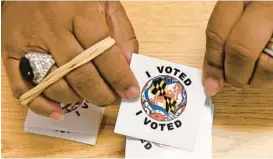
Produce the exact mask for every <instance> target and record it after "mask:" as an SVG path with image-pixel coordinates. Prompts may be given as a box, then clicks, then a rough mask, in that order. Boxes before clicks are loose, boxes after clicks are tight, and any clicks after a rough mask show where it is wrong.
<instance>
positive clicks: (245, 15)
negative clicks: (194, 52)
mask: <svg viewBox="0 0 273 159" xmlns="http://www.w3.org/2000/svg"><path fill="white" fill-rule="evenodd" d="M272 13H273V2H218V3H217V4H216V6H215V8H214V10H213V13H212V15H211V17H210V20H209V23H208V26H207V31H206V35H207V40H206V41H207V43H206V54H205V59H204V66H203V73H204V74H203V83H204V85H205V89H206V92H207V94H208V95H209V96H214V95H215V94H216V93H217V92H219V91H220V90H221V89H222V88H223V85H224V82H227V83H229V84H231V85H233V86H235V87H240V88H244V87H246V86H248V85H262V84H263V85H267V84H272V83H273V57H272V56H269V55H268V54H266V53H264V52H263V50H264V48H265V47H266V45H267V44H268V42H269V40H270V38H272V36H273V16H272V15H273V14H272ZM271 47H272V46H271Z"/></svg>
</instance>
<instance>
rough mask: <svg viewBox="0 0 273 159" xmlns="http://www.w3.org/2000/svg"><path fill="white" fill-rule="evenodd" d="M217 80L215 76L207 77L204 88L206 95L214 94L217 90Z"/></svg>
mask: <svg viewBox="0 0 273 159" xmlns="http://www.w3.org/2000/svg"><path fill="white" fill-rule="evenodd" d="M219 88H220V85H219V81H218V80H216V79H215V78H212V77H209V78H207V79H206V80H205V90H206V94H207V95H208V96H210V97H211V96H215V95H216V94H217V93H218V91H219Z"/></svg>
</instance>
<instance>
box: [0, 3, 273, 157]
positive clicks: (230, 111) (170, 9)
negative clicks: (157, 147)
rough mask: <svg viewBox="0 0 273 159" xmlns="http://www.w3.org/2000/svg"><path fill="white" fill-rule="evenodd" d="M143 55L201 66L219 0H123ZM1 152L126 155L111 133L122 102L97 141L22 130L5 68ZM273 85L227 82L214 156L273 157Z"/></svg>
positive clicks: (219, 100)
mask: <svg viewBox="0 0 273 159" xmlns="http://www.w3.org/2000/svg"><path fill="white" fill-rule="evenodd" d="M123 4H124V6H125V8H126V10H127V13H128V16H129V18H130V19H131V21H132V23H133V25H134V28H135V31H136V35H137V37H138V40H139V43H140V53H141V54H143V55H147V56H151V57H156V58H159V59H163V60H169V61H172V62H176V63H181V64H186V65H190V66H194V67H198V68H201V67H202V61H203V57H204V50H205V34H204V33H205V28H206V24H207V21H208V19H209V16H210V13H211V12H212V9H213V7H214V4H215V2H124V3H123ZM1 77H2V101H1V103H2V157H124V144H125V140H124V137H123V136H120V135H117V134H114V133H113V129H114V124H115V121H116V116H117V112H118V102H117V103H116V104H114V105H113V106H110V107H108V108H107V109H106V112H105V115H104V118H103V122H102V126H101V130H100V133H99V137H98V142H97V145H96V146H88V145H85V144H80V143H76V142H72V141H66V140H62V139H55V138H51V137H45V136H40V135H33V134H27V133H24V131H23V124H24V119H25V115H26V110H27V109H26V108H25V107H23V106H21V105H20V103H19V102H18V101H17V100H15V99H14V98H13V97H12V94H11V92H10V89H9V84H8V79H7V76H6V74H5V71H4V70H3V69H2V75H1ZM272 88H273V87H272V86H268V87H267V88H263V89H261V88H248V89H246V90H243V91H236V90H234V89H233V88H232V87H229V86H225V88H224V90H223V91H222V92H221V93H220V94H219V95H217V96H216V97H215V98H213V102H214V103H215V105H216V110H215V120H214V128H213V155H214V157H215V158H218V157H273V151H272V149H273V137H272V136H273V98H272V94H273V89H272Z"/></svg>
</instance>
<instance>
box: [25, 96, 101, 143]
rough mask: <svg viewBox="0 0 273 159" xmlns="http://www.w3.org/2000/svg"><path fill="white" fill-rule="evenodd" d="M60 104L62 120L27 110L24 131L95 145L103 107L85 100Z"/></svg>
mask: <svg viewBox="0 0 273 159" xmlns="http://www.w3.org/2000/svg"><path fill="white" fill-rule="evenodd" d="M61 106H62V109H63V111H64V120H63V121H56V120H53V119H51V118H46V117H42V116H38V115H36V114H34V113H33V112H32V111H30V110H29V111H28V113H27V117H26V120H25V125H24V128H25V132H29V133H34V134H40V135H46V136H51V137H57V138H61V139H67V140H72V141H77V142H81V143H85V144H89V145H95V144H96V140H97V136H98V132H99V129H100V125H101V120H102V117H103V112H104V108H100V107H97V106H94V105H92V104H89V103H87V102H85V101H82V102H77V103H72V104H68V105H61Z"/></svg>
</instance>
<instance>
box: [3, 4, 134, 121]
mask: <svg viewBox="0 0 273 159" xmlns="http://www.w3.org/2000/svg"><path fill="white" fill-rule="evenodd" d="M107 36H112V37H114V39H115V40H116V42H117V43H116V45H114V46H113V47H111V48H110V49H108V50H107V51H105V52H104V53H103V54H102V55H100V56H98V57H97V58H95V59H94V60H93V61H92V62H89V63H87V64H85V65H83V66H81V67H79V68H77V69H75V70H74V71H72V72H70V73H69V74H67V75H66V76H65V78H63V79H61V80H59V81H58V82H56V83H54V84H53V85H51V86H49V87H48V88H47V89H46V90H45V91H44V92H43V94H41V95H40V96H38V97H37V98H35V99H34V100H33V101H32V102H30V103H29V105H28V106H29V108H30V109H31V110H32V111H34V112H35V113H37V114H40V115H43V116H47V117H51V118H54V119H57V120H61V119H62V118H63V115H62V110H61V108H60V106H59V104H58V103H64V104H67V103H73V102H77V101H80V100H83V99H85V100H87V101H88V102H91V103H93V104H95V105H99V106H102V105H108V104H111V103H112V102H114V101H115V92H116V93H118V95H120V96H121V97H122V98H127V99H132V98H136V97H138V95H139V86H138V83H137V81H136V79H135V77H134V75H133V73H132V71H131V69H130V67H129V62H130V58H131V55H132V53H133V52H138V42H137V40H136V37H135V34H134V30H133V28H132V25H131V23H130V21H129V19H128V17H127V16H126V13H125V11H124V9H123V7H122V5H121V4H120V3H119V2H5V3H4V4H3V6H2V44H1V45H2V60H3V63H4V66H5V68H6V73H7V75H8V78H9V82H10V86H11V89H12V92H13V94H14V96H15V97H16V98H19V97H20V96H21V95H22V94H23V93H25V92H26V91H28V90H30V89H31V88H32V87H34V85H33V84H32V83H30V82H27V81H25V80H24V79H23V78H22V77H21V75H20V71H19V60H20V58H22V57H23V56H24V55H25V54H26V53H27V52H41V53H48V54H51V55H52V56H53V58H54V60H55V62H56V65H55V66H54V67H53V68H52V69H51V71H52V70H54V69H56V68H57V67H59V66H62V65H63V64H65V63H67V62H68V61H70V60H71V59H73V58H74V57H75V56H77V55H78V54H79V53H81V52H82V51H84V50H85V49H87V48H89V47H90V46H91V45H93V44H95V43H97V42H99V41H100V40H102V39H104V38H106V37H107Z"/></svg>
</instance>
